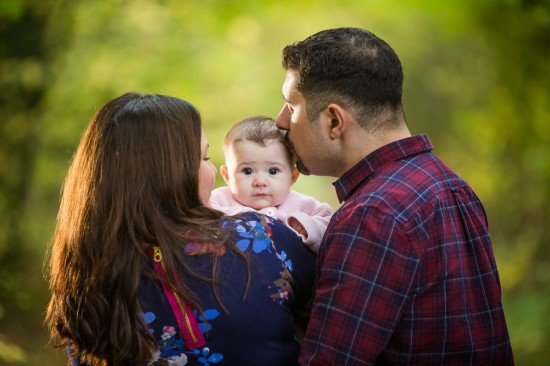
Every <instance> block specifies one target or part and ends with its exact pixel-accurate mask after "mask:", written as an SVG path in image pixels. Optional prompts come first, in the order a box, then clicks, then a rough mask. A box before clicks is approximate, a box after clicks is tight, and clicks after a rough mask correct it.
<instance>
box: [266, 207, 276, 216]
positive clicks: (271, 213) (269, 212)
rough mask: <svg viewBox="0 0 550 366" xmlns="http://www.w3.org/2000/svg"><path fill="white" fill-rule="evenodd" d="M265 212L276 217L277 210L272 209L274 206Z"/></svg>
mask: <svg viewBox="0 0 550 366" xmlns="http://www.w3.org/2000/svg"><path fill="white" fill-rule="evenodd" d="M265 213H266V214H267V215H268V216H271V217H275V210H274V209H272V208H270V209H268V210H266V211H265Z"/></svg>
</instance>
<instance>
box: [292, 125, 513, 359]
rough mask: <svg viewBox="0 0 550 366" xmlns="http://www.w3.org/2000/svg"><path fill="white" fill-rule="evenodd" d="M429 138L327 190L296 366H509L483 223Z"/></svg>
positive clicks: (368, 161) (385, 153) (369, 161)
mask: <svg viewBox="0 0 550 366" xmlns="http://www.w3.org/2000/svg"><path fill="white" fill-rule="evenodd" d="M431 149H432V145H431V142H430V140H429V139H428V137H427V136H426V135H419V136H413V137H410V138H406V139H403V140H400V141H396V142H393V143H391V144H388V145H386V146H384V147H382V148H380V149H378V150H376V151H374V152H373V153H371V154H370V155H368V156H367V157H365V158H364V159H363V160H361V161H360V162H359V163H358V164H357V165H356V166H354V167H353V168H351V169H350V170H349V171H348V172H346V173H345V174H344V175H343V176H342V177H340V179H339V180H338V181H336V182H335V183H334V185H335V187H336V192H337V194H338V198H339V200H340V202H342V201H345V203H344V204H343V205H342V207H341V208H340V209H339V210H338V211H337V212H336V213H335V215H334V216H333V218H332V220H331V223H330V224H329V227H328V229H327V232H326V234H325V238H324V240H323V243H322V244H321V248H320V251H319V256H318V259H317V288H316V295H315V300H314V303H313V308H312V315H311V320H310V323H309V326H308V328H307V332H306V335H305V339H304V341H303V344H302V351H301V354H300V364H302V365H323V366H326V365H338V366H343V365H446V366H447V365H461V366H462V365H484V366H485V365H499V366H502V365H513V364H514V360H513V355H512V348H511V345H510V339H509V335H508V330H507V326H506V320H505V318H504V311H503V308H502V303H501V290H500V282H499V277H498V272H497V267H496V263H495V258H494V255H493V251H492V248H491V240H490V238H489V234H488V231H487V230H488V229H487V218H486V216H485V211H484V209H483V206H482V205H481V202H480V201H479V199H478V197H477V196H476V195H475V193H474V192H473V190H472V189H471V188H470V187H469V186H468V184H467V183H466V182H465V181H464V180H462V179H461V178H459V177H458V176H457V175H456V174H455V173H454V172H452V171H451V170H450V169H449V168H448V167H447V166H445V165H444V164H443V163H442V162H441V160H439V159H438V158H437V157H436V156H435V155H434V154H432V153H431Z"/></svg>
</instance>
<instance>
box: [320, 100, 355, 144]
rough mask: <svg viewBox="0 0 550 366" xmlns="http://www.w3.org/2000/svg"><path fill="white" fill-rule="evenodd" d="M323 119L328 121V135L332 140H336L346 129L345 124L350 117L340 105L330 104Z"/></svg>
mask: <svg viewBox="0 0 550 366" xmlns="http://www.w3.org/2000/svg"><path fill="white" fill-rule="evenodd" d="M324 113H325V118H327V119H328V122H329V124H328V126H329V129H330V131H329V135H330V137H331V138H332V139H337V138H339V137H340V136H342V134H343V133H344V130H345V129H346V124H347V123H348V119H349V117H350V115H349V113H348V111H347V110H345V109H344V108H342V107H341V106H340V105H338V104H335V103H332V104H329V105H328V107H327V108H326V109H325V111H324Z"/></svg>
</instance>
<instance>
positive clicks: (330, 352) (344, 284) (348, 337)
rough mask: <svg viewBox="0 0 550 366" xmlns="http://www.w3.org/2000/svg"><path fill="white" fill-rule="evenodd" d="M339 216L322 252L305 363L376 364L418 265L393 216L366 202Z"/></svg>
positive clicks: (305, 344)
mask: <svg viewBox="0 0 550 366" xmlns="http://www.w3.org/2000/svg"><path fill="white" fill-rule="evenodd" d="M347 213H349V214H347ZM337 215H338V217H334V219H333V221H332V223H331V225H329V228H328V232H327V236H326V240H325V244H326V245H324V246H321V250H320V252H319V258H318V261H319V262H318V263H320V271H319V278H318V282H317V287H316V294H315V300H314V303H313V308H312V314H311V319H310V323H309V326H308V328H307V331H306V334H305V338H304V342H303V344H302V352H301V354H300V364H301V365H324V366H326V365H344V364H345V365H352V364H361V365H370V364H374V362H375V361H376V359H377V357H378V356H379V355H380V353H381V352H382V351H383V350H384V348H385V346H386V344H387V343H388V340H389V339H390V337H391V335H392V333H393V331H394V329H395V327H396V325H397V324H398V322H399V319H400V317H401V314H402V312H403V308H404V305H405V304H406V303H407V302H408V300H409V298H410V293H411V287H412V284H413V281H414V280H415V275H416V273H417V271H418V267H419V259H418V257H417V255H416V253H415V252H414V250H413V249H412V246H411V245H410V244H409V243H408V239H407V237H406V233H405V231H404V230H403V229H402V227H401V225H400V224H399V223H398V222H397V221H396V220H395V219H394V218H393V217H391V216H389V215H386V214H383V213H380V212H379V211H378V210H377V209H375V208H366V207H356V208H353V209H348V210H345V211H344V212H343V216H340V215H339V214H337ZM346 215H348V216H346Z"/></svg>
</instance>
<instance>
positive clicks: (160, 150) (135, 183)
mask: <svg viewBox="0 0 550 366" xmlns="http://www.w3.org/2000/svg"><path fill="white" fill-rule="evenodd" d="M206 148H207V142H206V139H205V137H204V135H203V133H202V128H201V120H200V115H199V112H198V111H197V110H196V109H195V107H193V105H191V104H190V103H188V102H186V101H184V100H181V99H178V98H174V97H169V96H165V95H158V94H139V93H127V94H124V95H122V96H120V97H117V98H115V99H113V100H111V101H109V102H108V103H107V104H105V105H104V106H103V107H102V108H101V109H99V111H98V112H97V113H96V114H95V116H94V117H93V118H92V120H91V121H90V124H89V126H88V127H87V129H86V131H85V133H84V135H83V137H82V139H81V141H80V144H79V146H78V148H77V151H76V153H75V156H74V158H73V161H72V163H71V167H70V168H69V172H68V174H67V177H66V180H65V183H64V186H63V194H62V199H61V205H60V209H59V213H58V218H57V226H56V231H55V233H54V236H53V239H52V249H51V259H50V288H51V291H52V299H51V300H50V305H49V308H48V314H47V319H46V321H47V322H48V324H49V326H50V329H51V331H52V336H53V337H54V338H55V339H56V340H57V342H58V344H61V345H65V344H67V343H71V344H73V346H74V348H75V351H76V352H77V354H79V355H80V356H81V358H82V359H83V360H88V361H92V360H99V359H105V360H108V361H109V362H113V363H117V362H116V360H118V361H120V362H122V361H121V360H135V359H144V358H145V357H147V356H148V355H150V350H151V349H152V348H153V347H154V344H152V343H150V342H151V339H150V338H148V336H147V335H143V333H142V332H141V330H140V328H139V327H138V324H142V325H143V326H146V325H145V324H144V323H143V319H142V318H141V317H140V315H139V314H140V307H139V302H138V298H137V286H138V283H139V278H140V276H142V275H143V270H144V267H143V263H144V261H145V260H147V256H146V254H145V251H146V249H147V248H148V247H149V246H150V245H152V244H154V245H158V246H160V247H161V249H162V250H163V252H164V253H167V254H170V255H169V256H167V260H166V265H167V268H169V269H173V268H174V267H175V266H176V264H175V263H176V262H179V263H182V262H183V259H182V257H181V254H180V250H179V248H181V243H182V242H185V241H186V240H187V239H188V236H189V232H190V231H193V232H194V234H193V235H194V237H197V235H198V237H212V236H213V235H215V236H217V237H222V234H223V233H221V232H220V230H221V229H219V226H218V225H216V223H217V222H218V221H219V220H220V218H221V214H220V213H219V212H217V211H214V210H211V209H209V208H208V207H205V200H206V201H207V200H208V197H209V191H210V190H211V189H212V188H213V185H214V177H213V176H214V174H215V169H214V167H213V166H212V165H211V163H210V162H208V160H207V156H206ZM201 183H202V184H201ZM199 186H201V187H200V188H199ZM197 232H198V234H197ZM170 273H171V272H170ZM179 291H180V294H181V295H182V297H183V298H184V299H186V300H187V301H189V302H190V303H191V304H193V305H196V302H195V301H196V299H194V298H193V294H191V293H189V292H186V289H179ZM120 350H124V351H120ZM87 357H88V358H87ZM94 357H95V358H94Z"/></svg>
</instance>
